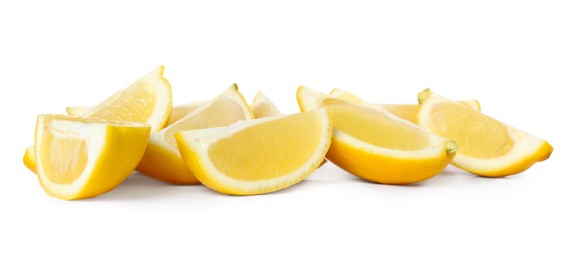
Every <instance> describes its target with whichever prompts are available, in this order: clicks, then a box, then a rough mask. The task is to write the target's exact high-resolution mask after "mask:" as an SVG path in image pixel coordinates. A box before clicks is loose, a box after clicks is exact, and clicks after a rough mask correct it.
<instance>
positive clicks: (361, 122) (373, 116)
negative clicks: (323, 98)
mask: <svg viewBox="0 0 576 260" xmlns="http://www.w3.org/2000/svg"><path fill="white" fill-rule="evenodd" d="M330 110H331V112H332V116H333V121H334V128H336V129H338V130H339V131H341V132H344V133H346V134H348V135H350V136H353V137H355V138H356V139H358V140H360V141H363V142H366V143H369V144H372V145H374V146H379V147H383V148H389V149H397V150H407V151H410V150H420V149H422V148H425V147H427V146H428V143H429V140H428V135H427V134H426V132H425V131H423V130H421V129H419V128H416V127H413V126H410V125H408V124H405V123H403V122H399V121H398V120H395V119H392V118H390V117H388V116H386V115H385V114H383V113H382V112H380V111H374V110H371V109H366V108H362V107H358V106H355V105H333V106H330Z"/></svg>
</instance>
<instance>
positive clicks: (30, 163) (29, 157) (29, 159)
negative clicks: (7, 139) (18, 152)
mask: <svg viewBox="0 0 576 260" xmlns="http://www.w3.org/2000/svg"><path fill="white" fill-rule="evenodd" d="M22 161H24V165H26V168H28V169H29V170H30V171H32V172H33V173H36V157H35V156H34V146H30V147H28V148H26V152H24V158H22Z"/></svg>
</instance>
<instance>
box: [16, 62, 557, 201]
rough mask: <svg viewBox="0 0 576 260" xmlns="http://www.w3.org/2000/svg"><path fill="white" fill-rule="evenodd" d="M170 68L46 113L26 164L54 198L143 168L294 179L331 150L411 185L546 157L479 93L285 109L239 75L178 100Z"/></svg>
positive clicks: (246, 191) (343, 161)
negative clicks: (97, 98) (485, 106)
mask: <svg viewBox="0 0 576 260" xmlns="http://www.w3.org/2000/svg"><path fill="white" fill-rule="evenodd" d="M163 74H164V67H159V68H157V69H156V70H154V71H152V72H150V73H148V74H147V75H145V76H144V77H142V78H141V79H139V80H137V81H135V82H134V83H132V84H131V85H130V86H128V87H126V88H124V89H123V90H121V91H119V92H116V93H114V94H113V95H111V96H110V97H109V98H107V99H105V100H104V101H102V102H100V103H99V104H97V105H95V106H80V107H67V108H66V111H67V113H68V115H55V114H41V115H39V116H38V118H37V125H36V132H35V142H34V146H32V147H29V148H28V149H26V151H25V154H24V159H23V160H24V164H25V165H26V167H28V168H29V169H30V170H31V171H32V172H35V173H37V175H38V180H39V181H40V183H41V185H42V187H43V189H44V190H45V191H46V192H47V193H48V194H49V195H51V196H54V197H57V198H60V199H65V200H72V199H81V198H89V197H94V196H98V195H100V194H102V193H105V192H108V191H110V190H112V189H114V188H115V187H117V186H118V185H120V184H121V183H122V182H123V181H124V180H125V179H126V178H127V177H128V176H129V175H130V174H132V173H133V172H134V170H137V172H139V173H141V174H145V175H147V176H150V177H152V178H155V179H157V180H160V181H163V182H166V183H171V184H203V185H206V186H207V187H209V188H211V189H213V190H215V191H218V192H222V193H225V194H234V195H251V194H263V193H269V192H273V191H277V190H281V189H284V188H287V187H289V186H291V185H294V184H296V183H298V182H300V181H302V180H304V179H305V178H306V177H307V176H309V175H310V174H311V173H312V172H314V170H316V169H317V168H318V167H320V166H321V165H322V164H323V163H324V162H326V160H325V158H326V159H328V160H329V161H331V162H332V163H334V164H335V165H337V166H339V167H340V168H342V169H343V170H345V171H347V172H349V173H351V174H353V175H356V176H358V177H359V178H362V179H365V180H368V181H371V182H376V183H383V184H409V183H415V182H419V181H423V180H426V179H429V178H431V177H434V176H435V175H437V174H439V173H441V172H442V171H443V170H444V168H445V167H446V166H447V165H448V164H453V165H454V166H456V167H458V168H460V169H462V170H464V171H467V172H470V173H474V174H477V175H480V176H487V177H501V176H507V175H512V174H516V173H520V172H522V171H524V170H526V169H528V168H529V167H530V166H532V165H533V164H534V163H536V162H539V161H543V160H545V159H547V158H548V157H549V156H550V154H551V153H552V146H550V144H548V143H547V142H546V141H544V140H542V139H540V138H538V137H535V136H533V135H530V134H528V133H526V132H524V131H521V130H518V129H516V128H514V127H512V126H509V125H507V124H505V123H502V122H500V121H497V120H496V119H493V118H491V117H489V116H486V115H484V114H482V113H481V112H480V104H479V102H478V101H476V100H467V101H452V100H449V99H447V98H445V97H442V96H440V95H439V94H436V93H434V92H432V91H430V90H428V89H427V90H424V91H422V92H421V93H419V94H418V103H419V104H414V105H410V104H396V105H390V104H386V105H383V104H369V103H367V102H365V101H364V100H363V99H361V98H359V97H357V96H355V95H354V94H352V93H349V92H346V91H344V90H340V89H334V90H332V91H331V92H330V93H328V94H324V93H320V92H317V91H315V90H312V89H309V88H306V87H304V86H300V87H299V88H298V89H297V91H296V96H297V101H298V105H299V107H300V110H301V112H299V113H294V114H282V113H280V111H279V110H278V109H277V107H276V106H275V105H274V104H273V103H272V102H271V101H270V99H268V98H267V97H266V96H265V95H264V94H263V93H262V92H258V94H257V95H256V96H255V97H254V100H253V102H252V104H250V105H249V104H248V103H247V102H246V100H245V98H244V96H243V95H242V94H241V93H240V91H239V90H238V86H236V84H234V85H232V86H231V87H229V88H228V89H226V90H224V92H222V93H221V94H220V95H218V96H216V97H214V98H213V99H212V100H205V101H195V102H192V103H188V104H184V105H176V106H173V105H172V89H171V86H170V84H169V83H168V81H167V80H166V79H165V78H164V75H163Z"/></svg>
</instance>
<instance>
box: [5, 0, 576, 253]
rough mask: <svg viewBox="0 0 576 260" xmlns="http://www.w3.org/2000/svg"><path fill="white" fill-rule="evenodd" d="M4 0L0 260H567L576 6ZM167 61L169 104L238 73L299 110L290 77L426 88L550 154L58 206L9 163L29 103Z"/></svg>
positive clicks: (572, 194) (374, 94)
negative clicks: (241, 192) (393, 176)
mask: <svg viewBox="0 0 576 260" xmlns="http://www.w3.org/2000/svg"><path fill="white" fill-rule="evenodd" d="M206 2H210V4H200V3H190V4H179V3H176V2H171V1H158V2H145V1H138V2H123V1H109V2H108V1H98V2H97V1H94V2H93V3H79V1H69V2H64V1H38V2H29V1H12V2H11V3H8V2H7V1H2V2H0V85H1V86H0V89H1V90H2V94H1V95H0V99H1V102H0V105H1V110H0V111H1V113H2V120H3V123H2V130H1V131H2V137H3V143H2V146H1V149H2V166H3V167H2V169H3V170H2V173H1V177H2V178H1V179H0V199H1V206H0V207H1V208H0V239H1V242H0V245H1V246H0V259H22V258H25V257H33V258H35V259H39V258H40V257H43V258H47V259H72V258H77V259H80V258H79V257H82V258H85V259H109V258H121V257H124V258H126V259H135V258H136V257H138V258H154V259H169V258H175V257H178V258H196V259H210V258H213V259H215V258H218V259H225V258H232V257H234V258H240V259H248V258H250V259H308V258H312V257H316V258H318V259H328V258H334V257H342V258H343V259H369V258H372V259H522V258H524V259H525V258H532V259H576V252H575V250H576V249H575V247H574V244H575V242H576V237H575V236H576V235H575V234H576V233H575V232H576V224H575V220H576V214H575V213H574V208H575V198H576V188H574V185H575V182H576V172H575V170H574V160H575V159H574V154H575V152H574V147H575V145H576V143H575V142H574V127H572V126H571V125H570V123H571V121H573V119H574V115H573V113H574V111H575V110H574V105H573V100H574V95H572V94H570V92H569V91H570V90H571V89H574V87H575V86H576V73H575V72H576V15H575V14H576V6H575V4H574V2H573V1H554V0H547V1H507V0H498V1H388V2H385V1H380V3H376V1H375V2H373V3H371V2H363V1H350V2H341V1H331V2H316V1H287V2H285V3H272V2H271V1H261V2H256V1H237V2H232V1H230V2H220V1H206ZM161 64H164V65H165V66H166V74H165V76H166V77H167V78H168V80H169V81H170V82H171V84H172V87H173V94H174V101H175V104H179V103H186V102H192V101H197V100H203V99H210V98H212V97H214V96H216V95H217V94H218V93H220V92H222V91H223V90H224V89H225V88H227V87H228V86H229V85H231V84H232V83H238V84H239V86H240V90H241V91H242V92H243V93H244V94H245V96H246V98H247V99H248V100H249V101H251V99H252V97H253V95H254V94H255V93H256V92H257V91H258V90H262V91H263V92H264V93H265V94H267V95H268V96H269V97H270V99H271V100H272V101H274V102H275V103H276V104H277V106H278V107H279V108H280V109H281V111H282V112H284V113H291V112H297V111H298V107H297V103H296V99H295V92H296V88H297V87H298V86H299V85H300V84H304V85H306V86H308V87H311V88H314V89H317V90H320V91H329V90H331V89H332V88H334V87H340V88H342V89H345V90H348V91H351V92H354V93H356V94H358V95H359V96H360V97H364V98H365V99H367V100H369V101H372V102H378V103H414V102H416V99H415V96H416V94H417V93H418V92H419V91H421V90H423V89H424V88H428V87H430V88H431V89H432V90H433V91H435V92H438V93H440V94H443V95H444V96H447V97H450V98H453V99H471V98H476V99H478V100H479V101H480V102H481V103H482V108H483V110H484V112H485V113H486V114H488V115H491V116H494V117H496V118H497V119H500V120H502V121H504V122H507V123H509V124H511V125H514V126H516V127H518V128H520V129H523V130H526V131H528V132H530V133H533V134H535V135H537V136H540V137H542V138H544V139H546V140H548V141H549V142H550V143H551V144H552V145H553V146H554V148H555V150H554V153H553V154H552V157H551V158H550V159H549V160H547V161H545V162H543V163H539V164H537V165H535V166H534V167H532V168H531V169H529V170H527V171H526V172H524V173H522V174H520V175H516V176H513V177H508V178H501V179H487V178H479V177H475V176H472V175H470V174H467V173H464V172H462V171H460V170H457V169H455V168H451V167H450V168H448V169H446V170H445V171H444V172H443V173H442V174H440V175H439V176H437V177H435V178H433V179H431V180H428V181H425V182H423V183H420V184H416V185H409V186H389V185H377V184H371V183H367V182H364V181H361V180H359V179H357V178H355V177H353V176H351V175H349V174H347V173H345V172H344V171H342V170H340V169H338V168H336V167H335V166H333V165H327V166H325V167H322V168H321V169H320V170H318V171H317V172H316V173H314V174H313V175H311V176H310V177H309V178H308V179H307V180H305V181H303V182H302V183H300V184H298V185H296V186H294V187H291V188H289V189H286V190H283V191H281V192H276V193H273V194H269V195H262V196H250V197H233V196H226V195H221V194H218V193H216V192H212V191H211V190H208V189H207V188H205V187H202V186H171V185H167V184H164V183H160V182H157V181H155V180H152V179H149V178H146V177H144V176H141V175H137V174H135V175H133V176H132V177H130V178H129V179H128V180H127V181H126V182H124V183H123V184H122V185H120V186H119V187H118V188H117V189H115V190H113V191H112V192H110V193H107V194H104V195H102V196H99V197H97V198H94V199H88V200H82V201H73V202H67V201H60V200H57V199H54V198H52V197H50V196H48V195H46V194H45V193H44V191H43V190H42V188H41V187H40V185H39V183H38V181H37V179H36V176H35V175H34V174H32V173H30V172H29V171H28V170H27V169H26V168H25V167H24V166H23V164H22V163H21V158H22V155H23V152H24V149H25V148H26V147H27V146H29V145H32V143H33V133H34V127H35V119H36V115H37V114H39V113H64V108H65V107H66V106H71V105H93V104H96V103H98V102H99V101H101V100H102V99H104V98H106V97H107V96H108V95H110V94H111V93H113V92H115V91H117V90H120V89H122V88H124V87H125V86H127V85H128V84H130V83H131V82H132V81H134V80H136V79H138V78H139V77H140V76H142V75H144V74H146V73H147V72H148V71H150V70H152V69H154V68H156V67H157V66H159V65H161Z"/></svg>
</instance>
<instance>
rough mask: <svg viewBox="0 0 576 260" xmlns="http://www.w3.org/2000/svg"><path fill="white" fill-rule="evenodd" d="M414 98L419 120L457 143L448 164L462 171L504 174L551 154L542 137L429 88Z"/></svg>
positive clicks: (550, 147)
mask: <svg viewBox="0 0 576 260" xmlns="http://www.w3.org/2000/svg"><path fill="white" fill-rule="evenodd" d="M418 100H419V102H420V109H419V112H418V122H419V124H420V125H421V126H422V127H424V128H426V129H428V130H429V131H431V132H432V133H434V134H437V135H440V136H444V137H446V138H449V139H451V140H454V141H456V142H457V143H458V144H459V146H460V150H458V154H457V155H456V157H455V158H454V160H453V161H452V164H453V165H455V166H456V167H458V168H461V169H463V170H465V171H468V172H471V173H474V174H477V175H481V176H486V177H501V176H507V175H512V174H517V173H520V172H522V171H524V170H526V169H528V168H530V167H531V166H532V165H533V164H534V163H536V162H540V161H543V160H546V159H548V157H550V155H551V154H552V150H553V148H552V146H551V145H550V144H549V143H548V142H546V141H545V140H542V139H540V138H538V137H536V136H533V135H531V134H528V133H526V132H524V131H521V130H518V129H516V128H514V127H512V126H509V125H507V124H505V123H502V122H500V121H498V120H496V119H493V118H491V117H489V116H487V115H484V114H482V113H480V112H479V111H476V110H474V109H471V108H470V107H468V106H465V105H462V104H460V103H458V102H455V101H452V100H449V99H447V98H444V97H442V96H440V95H438V94H436V93H434V92H432V91H430V90H429V89H426V90H424V91H422V92H420V94H418Z"/></svg>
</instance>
